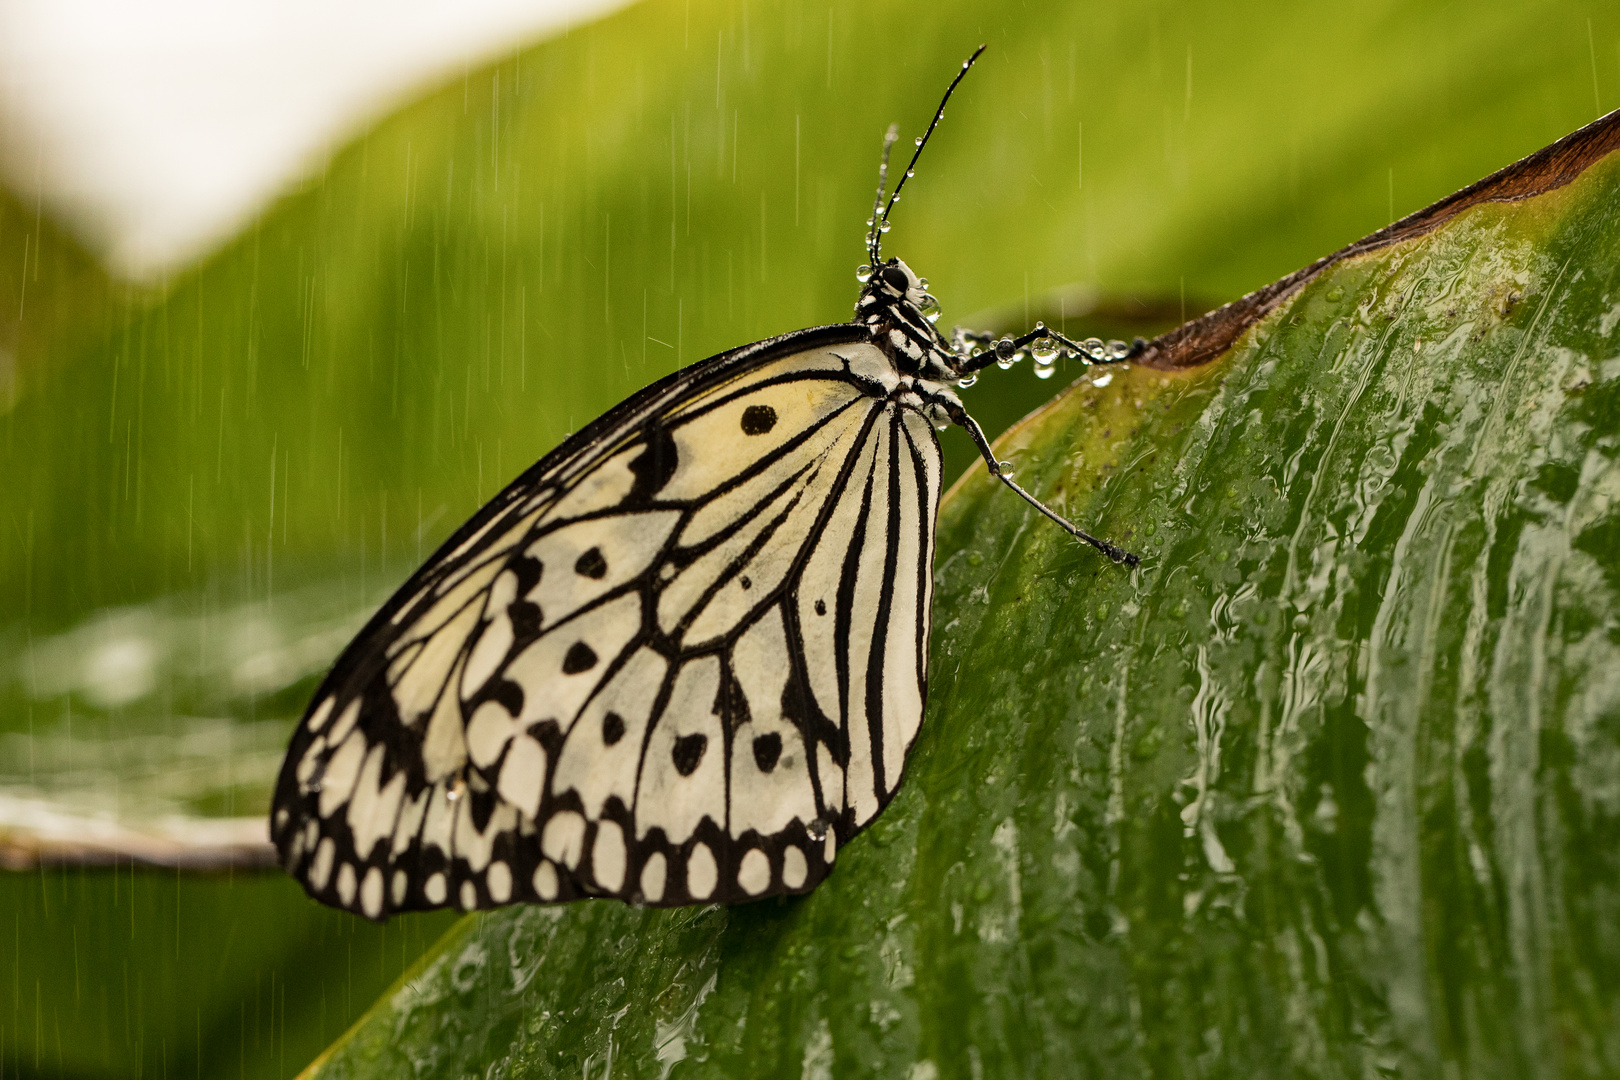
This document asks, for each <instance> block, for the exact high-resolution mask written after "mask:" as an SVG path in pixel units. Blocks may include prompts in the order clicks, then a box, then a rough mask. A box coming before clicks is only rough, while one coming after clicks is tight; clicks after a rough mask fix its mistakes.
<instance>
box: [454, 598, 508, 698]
mask: <svg viewBox="0 0 1620 1080" xmlns="http://www.w3.org/2000/svg"><path fill="white" fill-rule="evenodd" d="M517 587H518V579H517V575H516V574H514V573H513V572H512V571H510V570H506V571H503V572H502V573H501V575H500V576H499V577H497V578H496V579H495V584H494V585H493V586H492V587H491V588H490V591H489V599H488V600H487V601H486V603H485V608H484V617H485V618H486V619H487V620H488V623H487V624H486V625H485V626H484V631H483V633H481V634H479V635H478V643H477V644H476V645H474V646H473V650H472V654H471V655H470V656H468V658H467V667H466V670H465V671H464V672H462V676H461V696H462V697H463V698H470V697H472V696H473V695H474V694H476V693H477V692H478V691H479V690H480V689H482V688H483V686H484V684H485V683H486V682H488V681H489V677H490V676H491V675H493V674H495V669H496V668H497V667H499V666H500V663H501V661H502V660H505V659H506V653H507V650H508V649H510V648H511V647H512V619H511V616H509V615H508V614H507V611H506V609H507V608H508V607H510V606H511V604H512V601H513V600H516V599H517Z"/></svg>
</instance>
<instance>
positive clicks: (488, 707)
mask: <svg viewBox="0 0 1620 1080" xmlns="http://www.w3.org/2000/svg"><path fill="white" fill-rule="evenodd" d="M516 730H517V724H516V723H515V722H514V721H513V719H512V714H511V713H509V712H507V711H506V707H505V706H504V705H502V704H501V703H500V702H498V701H485V702H483V703H482V704H481V705H479V706H478V708H477V709H475V710H473V714H472V719H471V720H469V721H468V722H467V756H468V757H470V758H471V759H472V763H473V764H474V765H476V766H478V767H479V768H480V769H487V768H489V767H490V766H491V765H493V764H495V762H496V761H497V760H498V759H499V758H500V756H501V751H502V750H504V749H506V744H507V743H508V742H509V741H511V738H512V735H513V733H514V732H515V731H516Z"/></svg>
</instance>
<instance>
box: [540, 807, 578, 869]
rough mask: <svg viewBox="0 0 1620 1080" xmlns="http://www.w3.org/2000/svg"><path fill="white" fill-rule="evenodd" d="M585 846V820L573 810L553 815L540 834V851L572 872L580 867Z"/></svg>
mask: <svg viewBox="0 0 1620 1080" xmlns="http://www.w3.org/2000/svg"><path fill="white" fill-rule="evenodd" d="M584 844H585V819H584V818H582V817H580V816H579V815H578V814H576V813H574V812H573V811H572V810H563V811H560V812H559V813H556V814H553V815H551V819H550V820H549V821H547V822H546V827H545V829H544V831H542V832H541V834H540V850H541V851H543V852H545V853H546V857H547V858H549V859H551V860H553V861H554V862H560V863H562V864H563V865H564V866H566V867H568V868H569V869H570V870H572V869H573V868H574V867H576V866H578V865H579V858H580V855H582V854H583V848H584Z"/></svg>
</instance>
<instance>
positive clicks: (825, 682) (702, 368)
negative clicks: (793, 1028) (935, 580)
mask: <svg viewBox="0 0 1620 1080" xmlns="http://www.w3.org/2000/svg"><path fill="white" fill-rule="evenodd" d="M863 339H864V332H863V331H861V330H860V329H859V328H856V327H827V328H823V329H820V330H812V331H803V332H800V333H798V334H793V335H788V336H787V337H785V338H781V339H776V340H774V341H768V342H762V343H760V344H758V345H755V346H749V347H747V348H745V349H741V350H737V351H735V352H733V353H728V354H723V355H721V356H718V357H715V358H712V359H710V360H707V361H704V362H702V363H700V364H697V365H694V366H693V367H691V368H688V369H686V370H684V371H682V372H678V373H676V374H675V375H674V376H671V377H670V378H669V379H666V380H664V381H663V382H662V383H660V384H658V385H656V386H654V387H650V388H649V389H648V390H646V391H643V392H642V393H640V394H638V395H636V396H635V397H633V398H631V399H630V400H629V401H626V402H625V403H623V404H622V405H620V406H618V407H617V408H615V409H614V410H612V411H611V412H609V413H608V414H607V415H605V416H604V417H603V418H602V419H600V420H598V421H597V422H596V423H594V424H592V425H591V426H590V427H588V428H587V429H586V430H584V431H582V432H580V433H578V434H577V435H575V436H574V437H573V438H571V439H570V440H568V442H566V443H565V444H564V445H563V446H561V447H559V448H558V450H556V451H554V452H553V453H552V454H549V455H547V457H546V458H544V459H543V460H542V461H541V462H540V463H539V464H537V465H536V466H534V467H533V468H532V469H530V470H529V471H528V472H527V473H525V474H524V475H523V476H522V477H520V478H519V479H518V480H517V481H516V482H514V483H513V484H512V485H511V486H510V487H509V488H507V490H506V491H504V492H503V493H502V494H501V495H499V496H497V497H496V498H495V499H494V500H493V501H492V502H491V503H490V504H489V505H488V506H486V507H485V508H484V509H483V510H481V511H480V512H479V513H478V514H477V515H476V516H475V517H474V518H473V519H472V520H471V521H470V522H468V524H467V525H466V526H464V527H463V529H462V530H461V531H460V532H458V533H457V535H456V536H454V537H452V538H451V539H450V541H448V542H447V543H446V544H445V545H444V547H443V548H442V549H441V550H440V551H439V552H438V553H437V554H435V555H434V556H433V558H432V559H430V560H429V561H428V563H427V564H426V565H425V566H424V567H423V568H422V569H421V570H419V571H418V572H417V574H416V575H415V576H414V577H413V578H412V579H411V580H410V581H409V582H408V583H407V584H406V585H405V587H404V588H402V589H401V590H400V592H399V593H398V594H396V596H395V597H394V598H393V599H392V600H391V601H389V603H388V604H387V605H385V606H384V608H383V610H382V611H381V612H379V613H378V615H377V616H376V617H375V618H374V619H373V620H372V621H371V623H370V624H369V625H368V626H367V627H366V629H365V630H364V631H362V632H361V634H360V635H359V637H357V638H356V640H355V641H354V643H353V644H351V645H350V646H349V648H348V650H347V651H346V652H345V653H344V654H343V656H342V657H341V658H340V659H339V660H338V663H337V664H336V665H335V666H334V668H333V671H332V673H331V674H330V675H329V676H328V677H327V679H326V681H325V683H324V684H323V685H322V687H321V689H320V691H319V692H318V693H317V694H316V696H315V699H314V702H313V703H312V705H311V707H310V710H309V712H308V713H307V714H306V716H305V718H304V720H303V722H302V723H301V724H300V725H299V727H298V730H297V732H296V733H295V735H294V737H293V741H292V745H291V747H290V749H289V751H288V756H287V761H286V764H285V765H284V767H283V770H282V775H281V779H280V782H279V783H278V786H277V791H276V796H275V800H274V805H273V809H272V819H271V820H272V834H273V837H274V839H275V842H276V844H277V846H278V848H279V849H280V852H281V856H282V861H283V863H284V864H285V865H286V866H287V868H288V869H289V870H290V871H291V872H292V873H293V874H294V875H296V876H297V877H298V878H299V879H300V880H302V881H303V883H304V885H305V887H306V889H308V890H309V892H310V893H311V894H312V895H314V896H316V897H317V898H318V899H321V900H323V901H326V902H328V903H332V904H336V905H338V906H342V907H345V908H350V909H353V910H357V911H359V912H361V913H363V914H365V915H367V916H369V917H371V918H382V917H385V916H386V915H387V914H388V913H390V912H393V911H401V910H412V909H421V908H429V907H438V906H441V905H444V904H456V905H458V906H460V907H463V908H475V907H487V906H491V905H498V904H504V903H509V902H512V901H517V900H527V901H553V900H567V899H572V898H574V897H578V896H587V895H589V896H617V897H620V898H622V899H625V900H630V901H635V902H640V903H647V904H660V905H673V904H685V903H695V902H706V901H739V900H747V899H752V898H755V897H759V896H765V895H769V894H773V893H782V892H802V891H806V890H808V889H810V888H812V887H813V886H814V885H815V884H816V883H817V882H819V881H820V880H821V879H822V878H823V877H824V876H825V875H826V874H827V872H828V871H829V870H830V868H831V866H832V863H833V860H834V858H835V855H836V850H837V846H838V845H839V844H840V843H842V842H844V841H847V840H848V839H849V838H850V837H851V836H853V835H854V833H855V832H856V831H858V830H859V829H860V828H862V827H863V826H864V825H866V824H867V823H868V822H870V821H871V820H872V818H873V817H874V816H876V814H877V813H878V812H879V811H880V810H881V809H882V808H883V806H884V805H885V804H886V803H887V802H888V801H889V799H890V798H891V797H892V795H893V793H894V790H895V787H896V786H897V784H898V782H899V779H900V775H901V772H902V770H903V768H904V762H905V753H906V751H907V749H908V748H909V747H910V745H911V743H912V741H913V740H914V739H915V737H916V733H917V729H918V726H919V725H920V723H921V720H922V707H923V699H924V694H925V688H926V661H927V641H928V608H929V599H930V587H931V582H932V562H933V544H934V535H933V531H934V516H935V511H936V508H937V505H938V501H939V492H940V455H939V448H938V444H937V443H936V441H935V438H934V432H933V428H932V426H931V425H930V424H929V423H928V422H927V420H926V419H925V418H924V417H923V416H922V415H921V414H920V413H919V412H917V411H916V410H915V409H913V408H911V407H909V406H907V405H905V404H902V403H900V402H898V401H896V400H894V399H892V398H891V397H890V396H889V395H888V393H887V390H888V389H889V388H892V386H893V383H894V379H893V372H892V368H891V367H890V365H889V361H888V360H887V359H886V358H885V357H884V355H883V354H882V353H881V352H880V351H879V350H877V349H876V348H875V347H873V346H872V345H870V344H867V343H866V342H865V341H864V340H863Z"/></svg>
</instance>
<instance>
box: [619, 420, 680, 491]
mask: <svg viewBox="0 0 1620 1080" xmlns="http://www.w3.org/2000/svg"><path fill="white" fill-rule="evenodd" d="M643 438H644V439H645V441H646V449H644V450H643V451H642V452H641V453H640V454H639V455H637V456H636V459H635V460H634V461H632V462H631V463H630V466H629V468H630V471H631V472H632V473H634V474H635V477H636V481H635V484H634V485H632V486H631V488H630V494H629V495H627V496H625V500H624V501H625V502H626V503H629V504H632V505H635V504H639V503H644V502H646V501H647V500H648V499H651V498H652V497H653V496H654V495H656V494H658V493H659V492H660V491H662V490H663V488H664V485H665V484H667V483H669V479H670V477H672V476H674V475H675V470H676V468H678V467H679V465H680V452H679V451H678V450H677V449H676V448H675V436H673V435H671V434H670V433H669V429H668V428H666V427H664V426H663V425H661V424H657V423H652V424H648V425H647V429H646V434H645V435H644V436H643Z"/></svg>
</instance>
